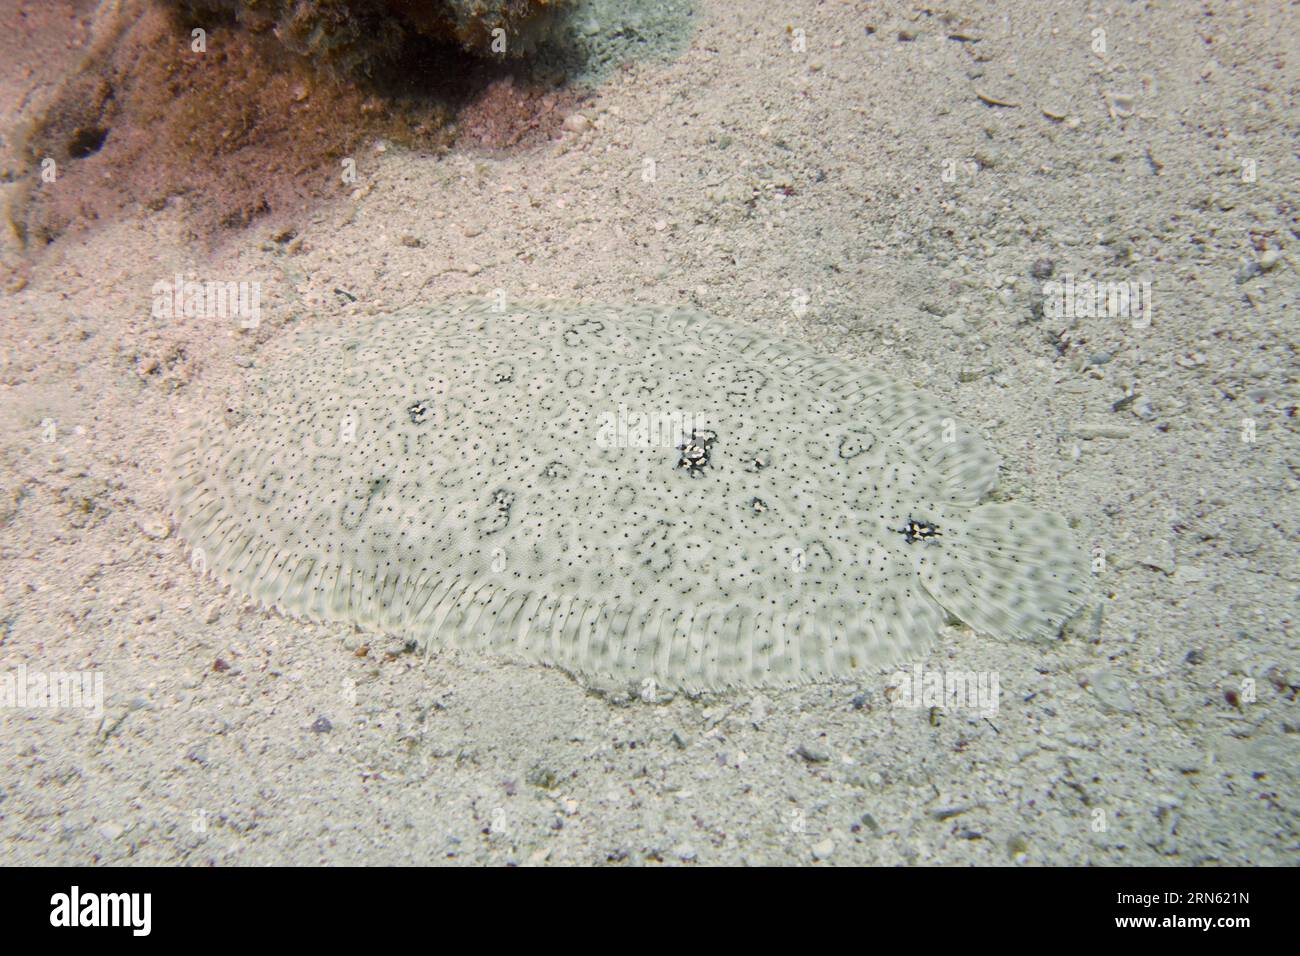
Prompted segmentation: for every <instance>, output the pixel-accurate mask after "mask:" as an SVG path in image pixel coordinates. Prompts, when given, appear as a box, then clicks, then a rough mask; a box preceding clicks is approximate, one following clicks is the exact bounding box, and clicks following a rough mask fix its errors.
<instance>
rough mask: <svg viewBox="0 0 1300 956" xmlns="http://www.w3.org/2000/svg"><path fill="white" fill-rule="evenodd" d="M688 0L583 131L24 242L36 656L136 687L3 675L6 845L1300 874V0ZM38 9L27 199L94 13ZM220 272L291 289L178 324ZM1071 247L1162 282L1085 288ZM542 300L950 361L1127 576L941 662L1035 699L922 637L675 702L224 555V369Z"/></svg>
mask: <svg viewBox="0 0 1300 956" xmlns="http://www.w3.org/2000/svg"><path fill="white" fill-rule="evenodd" d="M628 6H629V5H628V4H619V3H607V4H606V7H605V8H600V7H592V13H591V17H592V20H591V22H590V27H589V29H590V31H591V32H592V33H593V34H596V33H599V32H600V31H601V30H612V29H614V27H615V26H616V25H617V21H616V20H611V19H610V18H611V17H616V16H620V15H624V14H626V12H627V7H628ZM690 6H691V7H692V16H691V17H690V20H689V24H688V26H689V33H688V34H686V35H684V36H683V38H682V42H681V43H680V44H679V45H678V46H677V47H675V48H674V49H672V50H671V52H665V51H647V55H645V56H640V57H633V58H630V59H629V60H628V62H627V63H626V64H625V65H624V66H622V67H621V68H619V69H615V70H610V71H608V72H607V74H606V75H603V76H602V77H601V79H600V80H599V82H593V83H591V85H590V89H589V90H588V91H587V92H588V93H589V96H587V98H586V99H585V100H583V101H582V103H581V105H580V107H578V108H577V109H576V110H575V112H574V113H573V114H571V115H569V116H568V117H567V118H566V120H565V122H564V123H563V125H562V126H561V127H560V128H558V129H557V130H555V131H554V132H553V133H552V134H549V135H547V136H546V137H544V138H543V139H542V140H541V141H535V142H530V143H528V144H525V145H520V146H516V147H512V148H510V149H505V150H501V149H489V148H485V147H477V146H467V145H462V146H458V147H454V148H452V149H451V150H450V151H445V152H442V151H439V152H430V153H428V154H425V153H422V152H420V151H418V150H408V149H404V148H401V147H399V146H396V145H393V144H387V143H383V142H378V143H375V142H371V143H367V144H366V145H365V148H364V149H361V150H359V151H358V153H357V156H356V157H355V159H356V169H357V173H358V179H357V182H356V183H355V184H353V185H351V186H350V187H349V189H348V190H346V191H339V192H338V196H337V197H336V198H329V199H327V200H323V201H320V202H317V203H314V204H312V205H310V206H306V207H303V208H302V209H300V210H298V211H296V212H294V213H293V214H292V215H291V216H289V217H288V218H287V219H285V218H283V217H279V218H277V219H276V220H275V221H273V222H272V221H267V222H262V221H255V222H254V223H253V224H252V225H250V226H248V227H247V228H244V229H240V230H228V231H227V232H225V233H223V234H222V236H221V237H220V239H219V241H216V242H200V241H196V240H194V239H193V238H192V232H191V229H190V228H189V223H188V220H187V215H186V204H185V201H184V199H183V198H182V199H178V200H177V201H175V202H169V203H167V204H165V205H163V206H161V207H160V208H156V209H146V208H141V209H136V210H131V211H129V212H127V213H124V214H122V215H119V216H115V217H112V218H110V219H105V220H104V221H101V222H99V223H98V224H96V225H95V226H94V227H93V228H90V229H84V230H78V231H75V232H69V233H68V234H66V235H64V236H61V237H60V238H58V239H56V240H55V241H54V242H53V243H51V244H50V245H48V246H46V247H44V248H42V249H39V250H34V249H31V248H22V247H21V246H20V244H19V243H18V240H17V238H16V237H15V236H8V237H7V238H6V242H7V246H6V248H5V251H4V259H3V263H4V266H5V270H6V271H5V278H6V291H5V293H4V295H3V300H2V301H3V316H2V318H3V327H2V329H0V345H2V347H3V356H2V359H3V364H2V366H0V380H2V381H3V408H2V410H0V415H2V422H0V589H2V590H0V672H2V673H4V674H9V675H14V674H18V673H40V674H49V673H51V672H68V673H82V672H91V673H92V674H93V675H98V676H102V688H103V708H102V713H90V714H88V713H85V712H83V711H84V710H85V708H82V709H80V710H79V709H77V708H75V707H74V708H61V709H49V708H40V707H33V706H17V702H14V704H13V705H8V706H4V707H2V708H0V862H2V863H5V864H33V863H48V864H54V863H57V864H90V863H110V864H193V865H206V864H218V865H229V864H267V863H291V864H317V863H373V864H421V863H481V864H508V863H520V864H525V863H551V864H557V863H578V864H603V863H607V862H608V863H618V864H624V865H631V864H642V863H653V864H681V863H695V864H740V863H750V864H773V863H775V864H799V863H811V862H819V863H823V864H887V865H895V864H957V865H968V864H979V865H1007V864H1022V865H1042V864H1083V863H1088V864H1098V865H1130V864H1171V865H1199V864H1291V865H1294V864H1295V863H1296V862H1297V858H1298V854H1297V849H1298V841H1300V837H1298V835H1297V834H1298V831H1300V818H1298V813H1300V807H1298V804H1297V800H1298V798H1300V792H1298V789H1297V767H1300V712H1298V710H1297V705H1296V692H1297V687H1298V686H1300V655H1297V637H1296V629H1295V620H1294V618H1295V606H1296V597H1297V582H1300V563H1298V562H1297V536H1298V535H1297V533H1298V531H1300V528H1298V527H1297V500H1298V499H1297V496H1296V491H1297V468H1298V467H1300V446H1298V444H1297V440H1296V435H1297V419H1296V408H1297V403H1298V397H1297V396H1298V390H1297V385H1296V373H1297V366H1298V363H1297V356H1296V344H1297V336H1296V321H1295V316H1294V311H1295V304H1296V292H1297V288H1298V286H1297V282H1296V272H1295V267H1296V262H1295V257H1294V253H1293V252H1292V249H1293V248H1294V245H1295V243H1296V242H1297V237H1300V224H1298V223H1297V209H1296V198H1297V189H1296V186H1297V182H1298V181H1300V176H1298V175H1297V172H1298V171H1297V161H1296V157H1295V154H1294V145H1295V143H1296V142H1297V129H1296V126H1297V117H1298V115H1300V114H1298V113H1297V109H1296V92H1297V71H1296V64H1295V54H1296V50H1295V45H1294V38H1295V37H1296V36H1297V35H1300V22H1297V21H1298V20H1300V15H1298V13H1297V8H1296V7H1295V5H1293V4H1288V3H1283V2H1280V0H1269V2H1222V3H1215V4H1213V5H1212V6H1213V10H1212V11H1211V10H1210V9H1209V6H1210V5H1205V4H1200V3H1190V2H1189V3H1167V4H1142V5H1139V4H1114V5H1107V4H1094V3H1088V4H1079V3H1076V2H1072V0H1060V2H1054V0H1051V2H1032V3H1017V2H970V0H952V2H947V3H944V4H942V5H940V6H938V7H935V6H931V7H929V8H928V10H927V11H925V12H923V11H921V10H919V9H918V8H916V7H914V6H913V5H911V4H906V3H892V2H891V3H854V2H814V0H791V2H788V3H780V4H777V3H765V2H734V3H732V2H720V0H718V2H703V0H702V2H699V3H696V4H693V5H690ZM3 7H4V8H7V11H8V12H7V13H6V16H7V17H8V19H9V20H10V22H11V23H13V24H18V26H16V27H15V29H13V30H11V31H9V34H8V36H7V38H6V39H5V40H4V50H3V52H4V53H5V56H4V57H0V59H4V61H5V62H6V64H7V65H6V66H5V67H4V68H3V70H2V71H0V72H2V74H3V75H2V76H0V82H2V83H3V86H2V87H0V89H3V97H0V99H2V100H3V109H2V110H0V124H2V125H0V133H3V134H4V136H5V147H6V149H8V150H9V152H8V153H7V154H6V164H7V166H6V168H7V169H9V170H10V173H9V175H6V176H5V177H4V179H5V182H4V183H3V184H0V189H4V190H6V193H5V196H6V202H7V203H10V204H12V203H16V202H18V201H19V197H20V193H21V191H22V190H23V189H30V188H31V186H30V184H29V183H28V184H26V185H25V184H24V183H23V182H22V181H21V180H22V178H23V177H26V176H30V175H32V173H31V171H29V170H25V169H23V168H21V165H20V164H19V163H17V161H16V160H15V159H14V154H13V150H12V145H13V143H14V142H15V139H16V136H17V133H16V132H15V131H16V130H18V129H19V128H20V127H21V126H22V124H23V123H24V122H25V121H26V120H28V119H29V118H30V116H31V115H32V114H33V113H34V112H35V111H37V110H38V109H39V108H40V105H41V103H42V101H43V100H47V99H48V98H49V97H50V96H51V95H53V94H52V91H53V90H54V89H55V88H56V87H57V84H58V81H59V79H60V77H61V75H62V73H63V72H66V71H67V70H68V69H69V68H70V64H71V63H73V62H75V57H76V55H77V51H78V46H77V45H76V44H75V43H73V42H71V41H69V40H68V37H69V36H71V37H74V38H80V39H79V40H78V41H77V42H78V43H84V42H85V39H86V37H87V36H88V35H89V30H90V23H91V21H92V20H93V17H94V13H95V10H94V8H93V6H92V5H90V4H85V3H82V4H76V3H67V2H64V3H54V2H51V3H48V4H32V3H22V2H18V0H10V2H6V3H4V4H3ZM602 11H603V12H602ZM602 15H604V16H605V17H606V22H604V23H601V22H599V17H600V16H602ZM1099 31H1100V32H1099ZM624 33H625V34H626V31H624ZM51 37H53V39H51ZM289 237H292V238H289ZM176 274H181V275H184V276H186V277H189V278H195V279H199V280H202V279H221V280H238V281H245V282H253V283H258V288H259V290H260V306H261V316H260V322H259V323H258V325H257V327H256V328H253V329H245V328H241V327H240V325H239V323H222V322H214V321H209V320H206V319H199V318H192V319H186V318H183V317H182V318H173V319H167V318H160V317H157V316H155V315H154V313H153V310H152V308H151V305H152V303H153V294H152V290H153V289H154V287H155V284H156V283H157V282H159V280H167V281H170V280H171V277H172V276H174V275H176ZM1067 277H1069V278H1070V279H1071V281H1073V282H1074V283H1084V282H1100V283H1109V282H1116V283H1126V284H1127V283H1131V282H1136V283H1138V284H1139V287H1140V288H1142V289H1143V290H1144V293H1143V295H1144V300H1143V301H1144V306H1146V305H1149V307H1150V309H1149V312H1147V311H1146V310H1145V308H1144V309H1143V310H1142V312H1141V313H1140V314H1138V315H1136V316H1122V315H1113V314H1106V313H1107V312H1108V311H1109V310H1103V314H1100V315H1097V314H1091V313H1090V312H1089V310H1086V309H1082V310H1081V309H1077V308H1076V309H1075V310H1073V311H1074V313H1075V314H1064V315H1061V314H1057V312H1058V310H1057V309H1056V305H1057V302H1058V300H1056V299H1054V298H1053V296H1052V294H1051V293H1052V287H1051V286H1050V283H1051V282H1061V283H1064V282H1065V281H1066V279H1067ZM1143 283H1149V286H1144V285H1142V284H1143ZM1045 287H1046V288H1045ZM497 289H502V290H506V291H507V293H508V294H509V295H512V296H518V297H529V298H538V297H542V298H545V297H556V298H564V299H573V300H578V301H582V302H596V303H599V302H653V303H660V304H682V305H689V306H692V307H697V308H701V309H704V310H706V311H708V312H711V313H713V314H715V315H717V316H719V317H722V318H725V319H728V320H730V321H734V322H738V323H748V324H752V325H754V326H756V327H761V328H764V329H768V330H772V331H776V332H779V333H781V334H784V335H787V336H789V337H791V338H793V339H796V340H798V341H800V342H803V343H806V344H810V345H812V346H814V347H816V348H818V349H821V350H824V351H826V352H828V353H834V354H836V355H839V356H841V357H844V358H848V359H852V360H855V361H859V362H861V363H862V364H864V365H868V366H871V367H874V368H877V369H879V370H881V371H885V372H888V373H890V374H891V375H893V376H895V377H897V378H899V379H902V380H905V381H908V382H911V383H913V384H916V385H918V386H923V387H924V388H926V389H927V390H928V391H930V392H932V393H933V394H935V395H937V396H939V397H941V398H942V399H943V400H944V401H945V402H947V403H948V404H949V405H950V406H951V407H953V408H954V409H955V410H956V411H957V412H958V413H959V414H960V415H961V416H962V418H963V419H965V420H966V421H970V422H973V423H976V424H978V425H979V426H980V427H981V428H982V429H983V430H984V433H985V434H986V436H987V437H988V438H989V440H990V441H991V443H992V444H993V446H994V447H995V448H996V449H997V450H998V451H999V452H1000V453H1001V455H1002V456H1003V459H1004V469H1003V479H1002V485H1001V487H1002V489H1004V491H1005V492H1006V494H1008V495H1009V496H1012V497H1015V498H1016V499H1017V500H1020V501H1025V502H1029V503H1033V504H1035V505H1037V506H1039V507H1042V508H1045V509H1051V510H1055V511H1058V512H1060V513H1062V514H1064V515H1066V516H1068V517H1069V518H1070V519H1071V520H1072V521H1073V522H1075V524H1076V527H1077V528H1078V533H1079V534H1081V535H1082V536H1084V537H1085V538H1086V539H1087V541H1088V542H1089V547H1090V550H1092V551H1093V553H1094V560H1095V570H1096V572H1097V574H1096V578H1097V600H1096V602H1095V604H1094V605H1093V606H1092V607H1090V608H1089V609H1088V610H1087V611H1086V612H1085V613H1084V614H1083V615H1082V616H1081V617H1079V618H1078V619H1076V620H1075V621H1074V622H1072V623H1071V624H1070V625H1068V626H1067V627H1066V628H1065V629H1064V631H1063V633H1062V634H1061V636H1060V639H1059V640H1056V641H1053V642H1050V643H1046V644H1025V643H1013V642H1007V641H1000V640H997V639H994V638H987V637H983V636H977V635H975V634H974V633H972V632H971V631H970V630H969V629H966V628H960V627H952V628H949V629H948V630H947V631H946V632H945V634H944V636H943V639H942V641H941V643H940V645H939V646H938V647H937V648H936V649H935V651H934V652H933V653H932V654H931V655H930V656H929V657H928V658H926V659H925V660H923V661H919V662H917V663H919V664H920V665H922V666H923V667H924V668H926V669H928V670H931V671H938V672H961V673H975V674H996V675H997V676H998V682H999V687H1000V696H999V698H998V701H997V709H996V712H995V713H982V712H980V711H978V710H972V709H970V708H954V707H948V708H945V707H939V708H937V709H932V708H931V707H928V706H925V705H924V703H925V702H923V701H922V702H921V705H920V706H906V704H905V698H906V695H905V694H901V693H900V685H899V680H898V678H897V676H896V675H894V674H893V672H892V670H891V671H884V672H881V673H879V674H874V675H867V676H864V678H863V680H862V681H860V682H859V683H858V684H856V685H844V684H838V685H820V686H808V687H804V688H801V689H796V690H788V691H763V692H752V691H748V692H732V693H726V694H705V695H699V696H688V695H682V694H678V695H658V696H655V697H654V698H653V699H651V700H649V701H647V700H643V699H641V698H640V697H639V696H637V695H635V694H630V693H617V692H613V693H611V692H608V691H602V692H595V691H593V690H590V689H587V688H584V687H583V686H582V685H581V684H580V683H579V682H577V681H575V680H574V679H573V678H571V677H569V676H568V675H566V674H565V673H563V672H561V671H557V670H552V669H547V668H542V667H530V666H523V665H518V664H512V663H505V662H501V661H498V660H494V659H486V658H478V657H475V656H471V655H463V654H455V653H447V654H437V655H434V656H433V657H431V658H430V659H429V660H428V661H427V662H426V661H425V660H424V659H423V658H422V657H420V656H419V655H416V654H411V653H408V652H406V651H405V650H404V648H403V647H402V646H401V643H400V642H396V641H391V640H385V639H379V638H374V637H372V636H368V635H363V634H360V633H359V632H355V631H353V630H351V629H349V628H344V627H341V626H320V625H312V624H303V623H298V622H294V621H290V620H286V619H283V618H281V617H278V616H275V615H272V614H267V613H265V612H262V611H259V610H257V609H256V608H254V607H252V606H249V605H247V604H246V603H245V602H243V601H242V600H241V599H240V598H239V597H237V596H234V595H231V594H228V593H225V592H224V591H223V590H222V589H220V588H219V587H217V586H216V585H215V584H214V583H213V582H211V581H210V580H205V579H203V578H201V577H200V576H198V575H197V574H195V573H193V572H192V571H191V569H190V567H189V565H188V563H187V556H186V554H185V551H184V548H183V546H182V544H181V543H180V542H178V541H177V540H176V538H175V536H174V534H173V533H172V529H171V527H170V525H169V522H168V517H167V511H166V489H165V487H164V483H163V480H162V463H163V461H164V458H165V456H166V455H167V453H168V449H169V447H170V444H171V442H172V440H173V438H174V436H175V435H176V433H177V430H178V428H179V426H180V423H181V422H183V421H185V420H186V419H187V418H188V417H189V416H190V415H191V414H193V413H194V412H196V411H197V410H199V409H201V408H202V407H203V406H204V401H205V396H207V395H209V394H211V393H215V392H216V391H218V390H219V389H220V388H221V387H224V386H227V385H228V384H229V383H231V382H232V381H235V380H237V379H238V377H239V376H240V375H241V374H243V373H244V372H245V370H246V369H248V368H250V367H252V368H255V367H256V364H257V362H258V355H259V349H260V348H261V346H262V345H263V343H265V342H267V341H269V340H271V339H274V338H276V337H278V336H281V335H283V334H286V333H287V331H288V329H289V327H290V326H292V325H293V324H294V323H295V322H297V321H300V320H301V319H303V318H304V317H309V316H310V317H313V318H315V319H318V320H320V319H324V320H333V321H337V322H339V323H345V322H347V321H349V320H350V319H351V318H354V317H356V316H360V315H372V314H380V313H382V312H384V311H386V310H389V309H392V308H396V307H399V306H403V305H407V304H410V303H413V302H414V303H418V302H421V301H437V300H441V299H444V298H449V297H454V296H464V295H476V296H484V295H490V294H493V292H494V290H497ZM1146 290H1149V298H1147V297H1146V295H1147V292H1146ZM1045 292H1046V293H1047V295H1046V296H1045V295H1044V293H1045ZM362 648H365V650H364V651H363V650H362ZM909 673H910V671H909ZM96 679H98V677H97V678H96ZM92 686H93V682H92ZM28 703H29V704H30V702H28Z"/></svg>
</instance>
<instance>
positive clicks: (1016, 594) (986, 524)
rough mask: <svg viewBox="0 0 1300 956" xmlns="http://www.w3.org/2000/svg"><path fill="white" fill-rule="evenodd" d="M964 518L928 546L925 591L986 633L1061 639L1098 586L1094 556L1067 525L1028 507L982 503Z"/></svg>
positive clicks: (924, 563)
mask: <svg viewBox="0 0 1300 956" xmlns="http://www.w3.org/2000/svg"><path fill="white" fill-rule="evenodd" d="M955 510H956V509H954V511H955ZM963 517H964V519H965V520H956V521H954V520H951V519H950V520H949V522H948V523H947V525H946V526H945V527H944V528H943V533H942V537H940V538H938V539H937V540H935V541H933V542H927V543H926V544H925V551H924V552H923V553H922V556H921V559H920V562H919V565H920V566H919V570H920V572H921V580H922V582H923V584H924V585H925V589H926V590H927V591H929V592H930V594H931V596H932V597H934V599H935V600H936V601H938V602H939V604H940V605H941V606H942V607H943V608H944V610H946V611H948V612H949V613H951V614H953V615H955V616H957V617H959V618H961V620H963V621H964V622H966V623H967V624H969V625H970V626H971V627H972V628H974V629H975V630H977V631H980V632H982V633H985V634H990V635H994V636H1001V637H1019V638H1039V639H1050V638H1052V637H1054V636H1055V635H1056V633H1057V632H1058V630H1059V629H1060V627H1061V625H1062V624H1063V623H1065V621H1067V620H1069V619H1070V617H1072V616H1073V615H1074V613H1075V612H1076V611H1078V609H1079V608H1080V607H1081V606H1082V605H1083V603H1084V601H1085V600H1087V598H1088V594H1089V592H1090V588H1091V578H1090V577H1089V572H1088V558H1087V554H1086V552H1085V551H1084V550H1083V548H1082V546H1081V545H1080V544H1079V541H1078V539H1077V538H1076V537H1075V535H1074V534H1073V533H1072V532H1071V531H1070V529H1069V528H1068V527H1067V526H1066V524H1065V521H1064V520H1063V519H1062V518H1061V517H1059V516H1058V515H1054V514H1051V513H1049V512H1046V511H1038V510H1036V509H1034V508H1029V507H1026V506H1025V505H1020V504H985V505H979V506H978V507H975V508H971V509H970V510H969V511H965V512H964V513H963Z"/></svg>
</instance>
